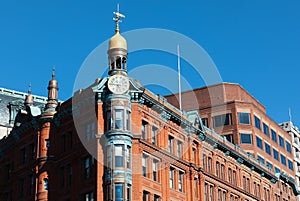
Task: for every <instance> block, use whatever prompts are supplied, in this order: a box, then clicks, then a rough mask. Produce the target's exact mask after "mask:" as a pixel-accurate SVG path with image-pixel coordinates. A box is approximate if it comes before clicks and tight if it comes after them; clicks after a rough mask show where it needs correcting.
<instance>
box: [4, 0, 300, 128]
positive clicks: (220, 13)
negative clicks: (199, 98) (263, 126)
mask: <svg viewBox="0 0 300 201" xmlns="http://www.w3.org/2000/svg"><path fill="white" fill-rule="evenodd" d="M117 3H120V8H121V11H123V13H124V14H126V19H124V20H123V23H122V24H121V28H122V31H124V32H125V31H130V30H134V29H141V28H150V27H151V28H162V29H167V30H172V31H176V32H178V33H181V34H184V35H186V36H188V37H189V38H191V39H193V40H194V41H196V42H197V43H198V44H200V45H201V46H202V47H203V48H204V49H205V50H206V52H207V53H208V54H209V55H210V57H211V58H212V59H213V61H214V63H215V64H216V66H217V69H218V70H219V72H220V75H221V77H222V80H223V81H225V82H234V83H239V84H241V85H242V86H243V87H244V88H245V89H246V90H247V91H249V92H250V93H251V94H252V95H253V96H254V97H255V98H257V99H258V100H259V101H260V102H261V103H262V104H263V105H265V106H266V108H267V113H268V114H269V116H270V117H271V118H273V119H274V120H275V121H276V122H278V123H279V122H282V121H286V120H288V119H289V115H288V108H291V110H292V115H293V121H294V122H295V123H296V124H297V125H300V117H299V114H298V111H300V95H299V82H298V80H299V79H298V78H299V71H300V70H299V68H300V57H299V55H300V12H299V10H300V2H299V1H297V0H288V1H278V0H272V1H271V0H263V1H261V0H242V1H241V0H229V1H224V0H215V1H202V0H192V1H191V0H190V1H189V0H187V1H178V0H173V1H159V0H151V1H138V0H127V1H124V0H119V1H115V0H110V1H100V0H97V1H96V0H89V1H83V0H72V1H71V0H51V1H50V0H30V1H21V0H11V1H1V2H0V29H1V31H0V55H1V56H0V58H1V59H0V65H1V72H2V76H1V81H0V86H1V87H5V88H10V89H15V90H19V91H27V86H28V84H29V83H30V82H31V83H32V91H33V93H34V94H38V95H44V96H46V94H47V90H46V88H47V84H48V81H49V79H50V78H51V69H52V66H53V65H55V66H56V75H57V80H58V81H59V85H60V91H59V97H60V99H62V100H65V99H67V98H69V97H70V96H71V95H72V92H73V85H74V80H75V78H76V75H77V73H78V71H79V69H80V67H81V65H82V63H83V62H84V60H85V59H86V57H87V56H88V55H89V54H90V53H91V52H92V51H93V49H95V48H96V47H97V46H98V45H99V44H101V43H102V42H103V41H105V40H107V39H108V38H110V37H111V36H112V35H113V33H114V32H113V30H114V24H113V21H112V17H113V15H112V12H113V11H114V10H115V8H116V4H117ZM145 40H146V39H145ZM162 43H163V41H162ZM129 47H130V44H129ZM150 53H151V52H150ZM151 54H152V55H154V56H151V57H150V58H149V57H148V55H149V52H148V53H147V52H146V53H145V54H144V55H142V54H141V53H135V54H133V55H132V56H130V57H129V62H130V65H132V66H137V65H142V64H147V63H149V62H154V63H162V64H164V65H172V66H175V67H176V57H174V58H173V57H170V56H166V60H164V57H165V56H164V55H160V54H159V53H158V52H155V53H151ZM151 59H154V60H155V61H151ZM171 60H173V61H171ZM105 62H106V61H105ZM186 65H187V64H186ZM184 66H185V64H184V62H183V66H182V68H184ZM105 67H106V66H104V68H105ZM99 68H100V67H99ZM184 73H185V72H184V70H183V74H184ZM184 76H185V78H186V79H188V78H189V77H190V80H189V82H190V83H191V85H192V87H194V88H196V87H201V86H203V84H204V83H203V82H201V81H197V80H196V79H194V78H193V76H192V74H188V73H186V74H185V75H184ZM96 77H97V75H95V78H96ZM93 81H94V80H91V83H92V82H93Z"/></svg>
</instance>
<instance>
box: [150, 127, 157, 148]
mask: <svg viewBox="0 0 300 201" xmlns="http://www.w3.org/2000/svg"><path fill="white" fill-rule="evenodd" d="M157 130H158V129H157V128H156V127H154V126H152V132H151V143H152V144H156V134H157Z"/></svg>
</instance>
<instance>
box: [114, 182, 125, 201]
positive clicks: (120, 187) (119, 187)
mask: <svg viewBox="0 0 300 201" xmlns="http://www.w3.org/2000/svg"><path fill="white" fill-rule="evenodd" d="M115 198H116V200H124V184H115Z"/></svg>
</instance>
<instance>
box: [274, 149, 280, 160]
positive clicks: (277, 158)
mask: <svg viewBox="0 0 300 201" xmlns="http://www.w3.org/2000/svg"><path fill="white" fill-rule="evenodd" d="M273 156H274V158H275V159H276V160H278V161H279V155H278V151H277V150H276V149H273Z"/></svg>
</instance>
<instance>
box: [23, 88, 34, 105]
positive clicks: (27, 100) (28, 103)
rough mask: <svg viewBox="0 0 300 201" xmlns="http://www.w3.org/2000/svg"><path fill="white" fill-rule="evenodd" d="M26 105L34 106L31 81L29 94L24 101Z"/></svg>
mask: <svg viewBox="0 0 300 201" xmlns="http://www.w3.org/2000/svg"><path fill="white" fill-rule="evenodd" d="M24 105H25V106H26V107H27V106H32V105H33V97H32V95H31V83H29V86H28V94H27V96H26V98H25V102H24Z"/></svg>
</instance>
